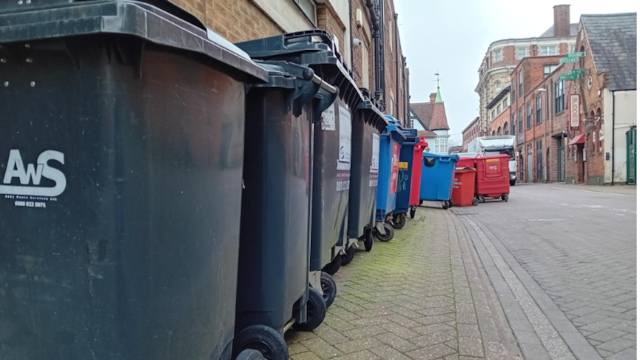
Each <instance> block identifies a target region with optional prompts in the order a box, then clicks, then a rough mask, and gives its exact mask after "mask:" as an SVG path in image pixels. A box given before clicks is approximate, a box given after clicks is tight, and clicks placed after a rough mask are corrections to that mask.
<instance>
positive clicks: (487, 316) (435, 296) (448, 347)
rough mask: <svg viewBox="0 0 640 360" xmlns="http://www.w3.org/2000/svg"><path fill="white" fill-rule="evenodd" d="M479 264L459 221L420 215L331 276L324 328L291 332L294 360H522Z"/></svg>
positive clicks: (446, 214)
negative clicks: (332, 290)
mask: <svg viewBox="0 0 640 360" xmlns="http://www.w3.org/2000/svg"><path fill="white" fill-rule="evenodd" d="M480 264H481V263H480V261H479V258H478V257H477V254H476V252H475V250H474V249H473V246H472V245H471V242H470V239H469V236H468V232H467V230H466V229H465V228H464V226H463V224H462V223H461V221H460V219H459V218H458V217H457V216H455V215H454V214H453V213H452V212H450V211H444V210H441V209H428V208H420V209H419V210H418V213H417V215H416V218H415V219H413V220H408V221H407V225H406V226H405V228H404V229H401V230H396V235H395V238H394V239H393V240H392V241H391V242H389V243H381V242H378V241H376V242H375V244H374V247H373V250H372V251H371V252H370V253H366V252H364V251H358V252H357V253H356V256H355V259H354V260H353V262H352V263H351V264H349V265H348V266H346V267H343V268H341V269H340V271H339V272H338V273H337V274H336V275H335V276H334V278H335V280H336V282H337V283H338V297H337V299H336V301H335V303H334V304H333V305H332V307H331V308H330V309H329V311H328V313H327V317H326V319H325V323H324V324H323V325H321V326H320V327H319V328H318V329H316V330H315V331H314V332H311V333H305V332H295V331H290V332H288V333H287V335H286V337H287V341H288V343H289V350H290V354H291V359H292V360H312V359H341V360H343V359H344V360H347V359H348V360H365V359H384V360H408V359H414V360H431V359H446V360H453V359H460V360H469V359H505V360H507V359H508V360H511V359H521V358H522V355H521V354H520V352H519V348H518V347H517V345H516V342H515V338H514V337H513V335H512V333H511V331H510V328H509V325H508V323H507V320H506V318H505V315H504V313H503V312H502V309H501V307H500V303H499V301H498V299H497V296H496V294H495V292H494V290H493V287H492V286H491V285H490V282H489V279H488V277H487V276H486V274H485V272H484V270H482V268H481V267H480Z"/></svg>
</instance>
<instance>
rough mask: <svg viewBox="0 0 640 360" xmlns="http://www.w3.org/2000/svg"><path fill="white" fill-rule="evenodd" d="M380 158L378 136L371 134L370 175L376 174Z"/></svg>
mask: <svg viewBox="0 0 640 360" xmlns="http://www.w3.org/2000/svg"><path fill="white" fill-rule="evenodd" d="M379 156H380V135H378V134H373V149H372V151H371V168H369V172H370V173H376V174H377V173H378V166H379V162H378V159H379Z"/></svg>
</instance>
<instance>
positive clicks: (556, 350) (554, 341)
mask: <svg viewBox="0 0 640 360" xmlns="http://www.w3.org/2000/svg"><path fill="white" fill-rule="evenodd" d="M466 220H467V222H469V224H470V225H471V226H472V228H473V229H474V231H475V232H476V233H477V234H478V237H479V238H480V240H481V241H482V243H483V244H484V245H485V248H486V249H487V251H488V252H489V255H490V256H491V258H492V259H493V262H494V263H495V265H496V267H497V268H498V270H499V271H500V273H501V274H502V276H503V278H504V279H505V281H506V282H507V285H508V286H509V288H510V289H511V291H512V293H513V294H514V296H515V298H516V300H517V301H518V304H520V307H521V308H522V309H523V310H524V313H525V315H526V316H527V318H528V319H529V322H530V323H531V325H532V326H533V329H534V330H535V332H536V334H537V335H538V338H539V339H540V340H541V341H542V344H543V345H544V347H545V349H546V350H547V352H548V353H549V356H550V357H551V359H553V360H564V359H576V358H575V356H574V355H573V353H572V352H571V350H570V349H569V346H568V345H567V344H566V343H565V341H564V340H563V339H562V337H560V334H558V332H557V331H556V329H555V328H554V327H553V326H552V325H551V322H550V320H549V318H547V316H546V314H544V312H543V311H542V309H540V307H539V306H538V304H537V303H536V302H535V300H534V299H533V297H532V296H531V294H530V293H529V292H528V291H527V289H526V288H525V286H524V285H523V284H522V282H520V280H519V279H518V277H517V276H516V274H515V273H514V272H513V270H512V269H511V268H510V267H509V265H508V264H507V262H506V261H505V260H504V258H503V257H502V255H500V253H499V252H498V250H497V249H496V247H495V246H494V245H493V243H492V242H491V240H490V239H489V238H488V237H487V235H486V234H485V232H484V231H482V229H481V228H480V227H479V226H478V224H476V223H475V222H474V221H473V220H471V219H469V218H466Z"/></svg>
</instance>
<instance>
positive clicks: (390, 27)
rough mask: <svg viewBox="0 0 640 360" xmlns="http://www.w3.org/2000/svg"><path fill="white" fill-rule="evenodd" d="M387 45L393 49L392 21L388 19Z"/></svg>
mask: <svg viewBox="0 0 640 360" xmlns="http://www.w3.org/2000/svg"><path fill="white" fill-rule="evenodd" d="M389 47H390V48H391V49H392V50H393V21H391V20H389Z"/></svg>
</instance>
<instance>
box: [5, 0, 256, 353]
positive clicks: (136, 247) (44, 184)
mask: <svg viewBox="0 0 640 360" xmlns="http://www.w3.org/2000/svg"><path fill="white" fill-rule="evenodd" d="M165 6H166V8H165V9H166V10H167V11H170V12H171V13H169V12H167V11H164V10H161V9H158V8H157V7H153V6H151V5H149V4H146V3H141V2H132V1H78V2H76V1H70V0H64V1H55V0H52V1H46V2H45V1H32V2H28V1H25V2H22V1H21V2H17V1H12V2H9V1H2V2H0V119H2V120H0V159H1V160H0V169H2V173H3V178H1V179H0V180H2V183H0V229H2V230H1V232H2V235H1V236H0V283H1V284H2V290H0V359H3V360H18V359H30V360H87V359H119V360H175V359H190V360H193V359H196V360H210V359H215V360H219V359H224V360H228V359H231V356H232V354H231V353H232V341H233V336H234V320H235V316H234V309H235V303H236V301H235V293H236V286H237V285H236V282H237V271H238V253H239V237H240V202H241V195H242V165H243V148H244V128H245V127H244V112H245V87H246V86H247V83H252V82H265V81H266V80H267V72H266V71H264V70H263V69H262V68H260V67H258V66H256V64H255V63H253V62H252V61H251V60H250V59H249V57H248V56H246V54H244V53H242V51H240V50H239V49H237V48H235V49H234V48H233V47H232V46H230V44H229V43H228V42H225V41H224V40H221V39H220V38H219V37H217V36H215V35H214V34H212V33H209V34H208V32H207V30H206V28H204V26H202V24H200V23H199V22H197V21H195V19H194V18H193V17H191V16H190V15H189V14H188V13H185V12H182V11H180V10H179V9H178V8H175V7H173V6H171V5H169V4H165ZM212 90H215V91H212ZM243 356H244V355H243ZM244 358H247V357H246V356H244Z"/></svg>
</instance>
